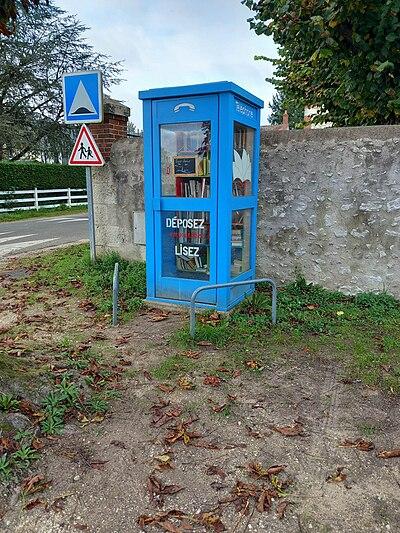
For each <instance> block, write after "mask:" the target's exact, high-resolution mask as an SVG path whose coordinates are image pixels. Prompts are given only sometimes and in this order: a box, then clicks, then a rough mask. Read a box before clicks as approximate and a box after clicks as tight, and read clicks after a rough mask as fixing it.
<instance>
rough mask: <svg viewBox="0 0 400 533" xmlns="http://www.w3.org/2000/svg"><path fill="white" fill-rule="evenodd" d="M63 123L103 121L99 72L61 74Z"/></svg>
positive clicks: (101, 87)
mask: <svg viewBox="0 0 400 533" xmlns="http://www.w3.org/2000/svg"><path fill="white" fill-rule="evenodd" d="M62 86H63V103H64V122H66V123H67V124H83V123H86V124H90V123H97V122H102V121H103V84H102V75H101V72H100V71H99V70H88V71H79V72H69V73H66V74H63V79H62Z"/></svg>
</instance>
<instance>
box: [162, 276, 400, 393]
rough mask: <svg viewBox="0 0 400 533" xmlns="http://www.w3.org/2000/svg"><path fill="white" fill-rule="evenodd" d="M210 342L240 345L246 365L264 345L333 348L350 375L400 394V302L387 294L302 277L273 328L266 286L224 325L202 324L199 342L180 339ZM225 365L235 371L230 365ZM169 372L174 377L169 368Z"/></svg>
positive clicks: (281, 296)
mask: <svg viewBox="0 0 400 533" xmlns="http://www.w3.org/2000/svg"><path fill="white" fill-rule="evenodd" d="M205 316H207V314H205ZM204 340H206V341H210V342H212V343H213V344H214V345H215V346H218V347H226V346H231V347H232V349H234V350H235V349H236V348H239V347H240V352H239V351H238V352H237V353H236V352H235V353H234V354H233V355H232V358H233V357H234V359H235V361H233V359H232V360H231V363H232V364H233V363H235V364H239V363H240V362H241V364H242V365H243V364H245V361H246V360H248V359H257V357H256V356H252V357H249V355H248V354H249V353H255V354H256V353H257V348H258V347H260V346H261V347H263V348H267V349H268V353H269V354H273V353H274V352H276V353H280V352H281V351H282V349H284V347H285V346H294V347H295V349H297V350H298V347H299V344H300V346H302V347H304V346H307V351H308V352H309V353H310V354H312V353H320V352H321V351H322V352H324V351H325V350H329V353H330V356H332V357H334V356H335V357H338V358H339V359H343V358H344V360H345V367H346V371H347V372H348V374H349V375H350V376H352V377H354V378H357V379H361V380H362V381H363V382H365V383H367V384H369V385H371V386H380V387H383V388H385V389H387V390H390V391H391V392H393V393H400V303H399V302H398V301H397V300H395V299H394V298H393V297H392V296H390V295H389V294H387V293H381V294H376V293H362V294H359V295H357V296H347V295H345V294H342V293H340V292H334V291H329V290H326V289H323V288H322V287H320V286H318V285H313V284H311V283H307V282H306V281H305V280H304V278H299V279H297V280H296V281H295V282H293V283H289V284H287V285H286V286H284V287H282V288H281V289H280V290H279V292H278V324H277V326H275V327H274V328H272V327H271V296H270V288H269V287H268V286H267V285H265V286H263V285H260V286H259V288H258V290H257V291H256V292H255V293H254V294H253V295H252V296H250V297H249V298H247V299H246V300H244V301H243V302H242V303H241V304H240V305H239V306H238V307H237V308H236V309H235V311H234V312H233V313H232V314H231V315H229V316H226V317H221V320H220V321H219V322H218V321H217V322H215V323H208V322H207V321H206V320H204V321H199V320H198V322H197V325H196V338H195V340H193V339H191V337H190V336H189V332H188V329H187V328H184V329H183V330H181V331H179V332H178V333H177V334H176V335H175V336H174V342H175V343H177V344H178V345H180V346H184V347H195V345H196V343H197V342H198V341H204ZM223 366H226V367H228V368H229V367H230V365H229V362H227V363H226V364H224V365H223ZM174 368H176V369H179V364H177V365H173V367H172V369H174ZM165 370H166V371H165V372H164V375H165V377H168V371H169V368H166V369H165ZM155 377H158V376H155ZM160 379H161V376H160Z"/></svg>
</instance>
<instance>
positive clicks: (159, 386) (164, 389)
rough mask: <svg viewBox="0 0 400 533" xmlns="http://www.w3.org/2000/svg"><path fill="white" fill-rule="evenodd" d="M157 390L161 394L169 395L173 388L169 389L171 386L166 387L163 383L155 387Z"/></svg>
mask: <svg viewBox="0 0 400 533" xmlns="http://www.w3.org/2000/svg"><path fill="white" fill-rule="evenodd" d="M157 388H158V389H160V391H162V392H167V393H170V392H172V391H174V390H175V387H171V385H166V384H165V383H160V384H159V385H157Z"/></svg>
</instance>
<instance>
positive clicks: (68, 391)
mask: <svg viewBox="0 0 400 533" xmlns="http://www.w3.org/2000/svg"><path fill="white" fill-rule="evenodd" d="M42 405H43V408H44V413H45V418H44V420H42V423H41V428H42V431H43V433H45V434H47V435H56V434H59V433H61V431H62V429H63V427H64V415H65V413H66V412H67V411H68V409H71V408H74V407H76V408H78V407H80V400H79V390H78V388H77V386H76V385H75V383H72V382H71V381H69V379H68V377H67V376H64V377H63V379H62V381H61V382H60V383H59V384H58V385H56V386H55V388H54V391H51V392H49V394H48V395H47V396H46V397H45V398H44V399H43V402H42Z"/></svg>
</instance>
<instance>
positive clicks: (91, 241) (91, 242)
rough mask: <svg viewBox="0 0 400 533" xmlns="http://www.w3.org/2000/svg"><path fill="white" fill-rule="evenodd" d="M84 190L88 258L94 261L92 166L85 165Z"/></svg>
mask: <svg viewBox="0 0 400 533" xmlns="http://www.w3.org/2000/svg"><path fill="white" fill-rule="evenodd" d="M86 191H87V203H88V224H89V246H90V260H91V261H92V263H94V262H95V261H96V237H95V231H94V212H93V187H92V167H86Z"/></svg>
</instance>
